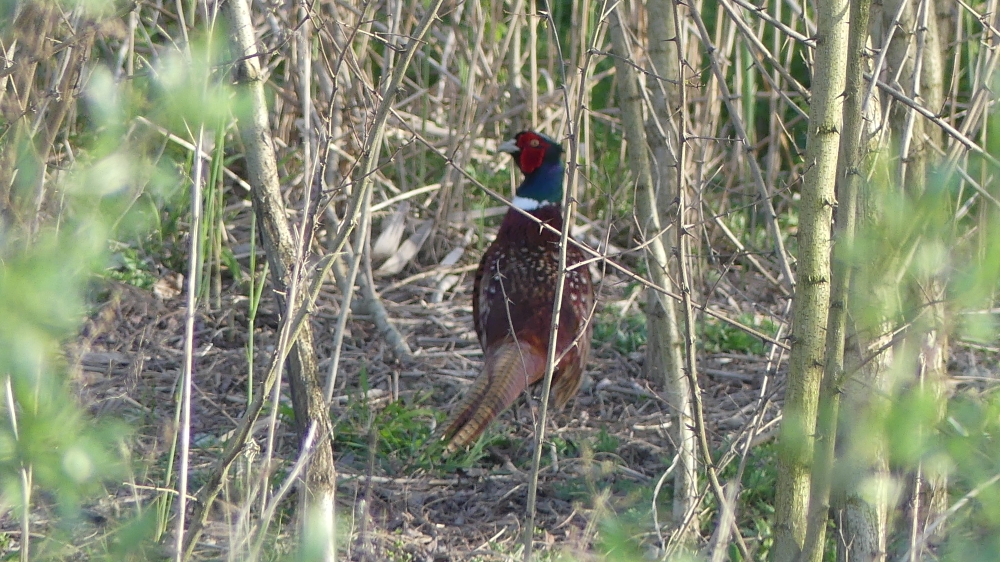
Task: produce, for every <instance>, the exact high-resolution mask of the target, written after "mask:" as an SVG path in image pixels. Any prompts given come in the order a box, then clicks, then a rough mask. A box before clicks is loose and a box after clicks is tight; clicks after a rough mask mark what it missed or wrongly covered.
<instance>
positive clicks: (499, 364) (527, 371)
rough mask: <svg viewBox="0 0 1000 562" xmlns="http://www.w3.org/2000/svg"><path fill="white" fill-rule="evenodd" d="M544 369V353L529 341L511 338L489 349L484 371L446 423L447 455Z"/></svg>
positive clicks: (480, 430) (465, 442) (479, 432)
mask: <svg viewBox="0 0 1000 562" xmlns="http://www.w3.org/2000/svg"><path fill="white" fill-rule="evenodd" d="M544 369H545V353H544V352H541V353H540V352H539V351H538V350H536V349H535V348H534V346H532V345H530V344H527V343H523V342H522V343H519V342H516V341H513V340H509V341H505V342H504V343H502V344H501V345H499V346H498V347H496V348H494V349H492V350H490V351H488V352H487V354H486V357H485V362H484V365H483V371H482V372H481V373H480V374H479V377H478V378H477V379H476V381H475V382H474V383H473V385H472V388H471V389H470V390H469V393H468V394H467V395H466V396H465V398H464V399H462V402H461V403H459V405H458V407H457V408H455V410H454V412H453V413H452V415H451V417H450V418H449V420H448V422H447V423H446V424H445V428H446V429H445V430H444V433H443V435H442V439H443V440H445V441H447V447H446V448H445V455H450V454H451V453H453V452H455V451H456V450H458V449H459V448H460V447H464V446H466V445H468V444H470V443H472V442H473V441H475V440H476V439H477V438H478V437H479V436H480V435H482V433H483V431H485V430H486V427H487V426H488V425H489V424H490V422H492V421H493V419H494V418H496V417H497V416H498V415H500V414H501V413H502V412H503V411H504V410H506V409H507V408H508V407H509V406H510V405H511V404H513V403H514V401H515V400H517V397H518V395H520V394H521V393H522V392H524V389H526V388H527V387H528V385H530V384H532V383H534V382H536V381H537V380H539V379H540V378H541V376H542V374H544V372H545V371H544Z"/></svg>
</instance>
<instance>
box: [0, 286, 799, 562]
mask: <svg viewBox="0 0 1000 562" xmlns="http://www.w3.org/2000/svg"><path fill="white" fill-rule="evenodd" d="M469 269H470V268H469V267H466V268H465V269H464V272H463V273H462V274H461V277H460V279H459V282H458V283H457V284H456V285H455V286H454V287H453V288H451V289H450V290H448V291H446V292H445V293H443V294H441V295H440V297H441V298H440V302H434V301H435V300H437V299H435V298H434V297H433V293H434V291H435V290H436V287H437V279H436V278H435V277H434V276H432V275H423V276H422V277H421V275H415V276H414V277H415V278H414V279H413V280H411V281H407V282H402V283H401V282H400V281H401V279H400V278H394V279H389V280H386V281H385V282H382V283H380V286H379V289H380V293H381V296H382V299H383V301H384V304H385V306H386V308H387V310H388V312H389V316H390V318H391V319H392V321H393V323H394V324H395V325H396V327H397V328H398V329H399V330H400V332H401V333H402V334H403V336H404V337H405V339H406V341H407V342H408V344H409V345H410V347H411V348H412V350H413V352H414V355H413V359H412V360H411V361H409V362H407V363H405V364H403V363H399V362H397V361H395V359H394V358H393V356H392V353H391V350H390V349H388V348H387V346H386V344H385V342H384V341H382V340H381V338H379V337H378V335H377V332H376V330H375V329H374V326H373V324H372V323H371V322H370V321H369V320H368V319H366V318H365V317H361V316H356V317H354V318H353V319H352V321H351V322H350V323H349V334H348V337H346V338H345V344H344V348H343V356H342V359H341V369H340V372H339V373H338V375H337V390H336V392H335V399H334V406H333V409H332V415H333V418H334V420H335V421H337V423H338V424H339V425H338V427H344V426H345V424H346V425H350V424H351V423H352V421H351V420H355V421H356V420H357V416H356V415H354V414H352V412H354V413H356V412H357V411H358V410H357V408H358V404H360V403H362V402H363V403H364V408H366V410H365V411H367V412H372V413H373V414H372V416H374V415H375V414H374V413H377V412H378V411H380V410H381V409H383V408H385V407H386V406H387V405H388V404H390V403H391V402H392V401H393V399H394V398H398V399H399V400H401V401H402V402H403V403H404V404H407V406H408V407H410V406H414V407H419V408H422V409H423V411H425V412H431V413H433V412H434V411H435V410H437V411H439V412H441V414H438V416H439V417H438V418H437V420H440V419H441V418H440V416H443V413H446V412H447V411H448V410H449V409H450V407H451V406H452V405H453V404H454V403H455V402H456V401H457V399H458V398H459V397H460V396H461V395H462V393H463V392H464V391H465V389H466V388H467V387H468V385H469V383H470V381H471V380H472V379H473V378H474V377H475V376H476V374H477V373H478V369H479V365H480V361H481V353H480V350H479V346H478V342H477V340H476V338H475V334H474V332H473V329H472V319H471V303H470V292H471V284H472V282H471V274H470V273H469V272H468V271H469ZM400 277H402V276H400ZM402 281H406V280H405V279H403V280H402ZM761 283H762V282H761V281H760V280H758V279H756V278H754V276H753V275H751V274H748V273H745V272H741V271H739V270H738V269H730V270H729V274H728V275H727V276H726V277H723V278H722V280H721V281H720V282H719V283H718V285H717V286H716V287H715V290H714V291H713V293H712V295H711V299H710V302H711V306H713V307H714V308H716V309H717V310H719V311H721V312H723V313H725V314H727V315H729V316H731V317H736V316H738V315H739V314H741V313H747V312H751V313H753V312H756V313H758V314H759V313H764V314H771V315H773V316H772V318H781V314H782V308H783V306H784V302H783V301H778V300H777V299H771V301H770V302H766V301H761V300H757V302H755V303H754V304H746V303H749V302H752V301H750V300H749V299H747V298H745V297H746V295H748V294H753V293H754V292H755V291H757V290H766V288H762V285H761ZM600 287H601V289H600V290H601V294H600V300H601V311H602V314H604V315H605V316H604V318H608V317H609V316H610V317H612V318H613V317H614V316H615V315H621V314H622V312H621V310H622V308H623V305H625V304H626V301H627V300H628V299H629V297H631V300H632V301H633V302H632V303H631V304H628V305H627V306H625V308H627V309H628V310H629V311H635V310H637V307H638V304H635V302H634V301H635V300H639V301H640V302H641V301H642V300H643V299H642V298H639V299H635V295H634V294H631V293H630V294H629V295H626V294H624V293H625V290H626V289H625V287H626V284H625V283H623V282H622V280H621V279H618V278H615V277H614V276H613V275H611V274H608V275H607V276H605V277H604V278H603V283H601V284H600ZM338 302H339V297H338V295H337V291H336V289H335V287H334V286H332V285H331V286H330V287H329V288H328V289H324V292H323V294H322V295H321V297H320V302H319V306H318V307H317V310H316V313H315V315H314V328H315V334H316V340H317V347H318V349H317V351H318V353H319V354H320V357H321V360H322V363H321V370H322V371H323V372H324V373H326V370H327V369H328V368H329V361H330V360H329V357H330V353H331V349H330V347H331V343H330V340H332V334H333V332H334V328H335V325H336V319H337V314H338ZM273 303H274V301H273V299H271V298H268V297H267V296H266V293H265V298H264V299H263V302H262V308H261V310H260V312H259V314H258V318H257V321H256V325H257V330H256V331H255V341H254V346H255V349H256V350H257V353H256V357H255V369H254V370H255V372H256V376H257V377H258V378H259V377H262V375H261V374H260V373H261V372H262V371H263V369H265V368H266V365H267V364H268V360H269V358H270V353H271V351H272V350H273V347H274V335H275V330H276V328H277V324H278V320H279V319H278V317H277V315H276V313H275V309H274V304H273ZM739 303H744V304H739ZM215 304H216V306H214V307H213V308H212V310H211V311H205V310H203V311H202V312H201V314H200V315H199V317H198V320H197V328H196V335H195V340H196V346H197V352H196V354H195V361H196V368H195V372H196V375H195V388H194V398H193V400H194V402H193V413H192V427H191V431H192V447H193V451H192V462H191V471H190V473H191V475H192V481H193V486H194V489H195V490H197V487H198V486H199V485H200V484H201V483H203V478H205V477H206V475H207V474H208V473H209V471H210V470H211V468H212V467H213V465H214V463H215V461H216V460H217V458H218V456H219V455H220V454H221V451H222V447H223V445H224V443H225V440H226V439H227V438H228V436H229V435H230V434H231V432H232V431H233V429H234V428H235V427H236V425H237V420H238V418H239V417H240V416H241V415H242V413H243V411H244V409H245V406H246V402H247V384H248V377H247V352H246V348H247V331H248V330H247V324H248V321H247V310H248V302H247V299H246V298H245V297H232V296H223V297H222V301H221V302H218V303H215ZM183 307H184V301H183V297H181V296H177V297H173V298H169V299H166V300H164V299H161V298H158V297H157V296H155V295H154V294H153V293H152V292H150V291H145V290H141V289H137V288H135V287H132V286H127V285H115V286H113V288H112V290H111V291H110V293H109V296H108V298H107V302H106V303H105V304H104V305H103V306H102V307H101V308H100V309H99V311H98V312H97V313H96V314H95V315H94V316H93V317H92V318H91V319H90V320H89V321H88V322H87V325H86V327H85V329H84V330H83V331H82V333H81V337H80V338H79V340H78V341H77V342H76V344H75V345H74V346H72V350H71V352H70V356H71V357H70V359H71V362H72V363H73V365H74V372H75V383H76V388H78V389H79V396H80V400H81V401H82V402H83V404H84V405H85V406H86V407H87V408H88V409H89V411H90V412H92V413H93V414H94V415H96V416H112V417H115V418H117V419H121V420H123V421H125V422H126V423H127V425H128V426H129V427H131V428H133V431H134V434H133V435H131V436H130V438H129V442H130V443H131V445H132V451H131V455H132V459H133V461H134V468H135V471H136V472H135V473H134V475H133V478H134V480H133V481H132V482H125V483H122V485H121V486H120V487H119V488H117V489H111V490H110V491H109V496H108V498H106V501H103V502H101V503H100V504H99V505H97V506H93V508H92V510H93V511H94V512H95V513H97V514H99V515H98V519H100V520H103V519H104V518H107V519H113V518H114V517H116V515H120V514H122V513H128V512H129V510H130V509H134V507H135V506H138V505H144V506H149V505H151V503H152V501H153V500H154V498H156V497H157V495H158V494H159V493H160V492H159V490H160V489H161V488H162V487H164V486H165V484H164V482H165V480H164V478H165V470H166V468H165V467H166V466H167V465H168V460H169V458H170V455H171V443H172V439H173V432H174V428H175V427H176V424H175V417H176V411H175V404H176V399H175V394H176V392H177V384H178V381H179V378H180V373H181V370H182V358H183V333H184V329H183ZM643 355H644V354H643V350H642V349H639V350H638V351H634V352H631V353H622V352H621V351H620V350H619V349H616V347H615V346H614V345H612V344H611V343H609V342H595V348H594V352H593V353H592V355H591V361H590V364H589V366H588V369H587V376H588V381H587V382H586V383H585V384H584V388H583V390H582V391H581V392H580V394H579V395H578V396H577V398H576V399H575V400H573V401H572V402H571V403H570V406H569V407H568V408H567V409H566V410H565V411H562V412H555V413H554V415H553V416H552V419H551V421H550V423H549V426H548V427H549V428H550V430H549V440H550V441H551V442H552V443H553V445H552V446H551V447H550V450H549V451H546V452H545V454H544V455H543V459H544V462H543V465H544V466H545V468H544V469H543V471H542V473H541V477H540V482H539V495H538V510H537V513H538V515H537V519H536V528H537V529H538V531H537V532H536V534H535V536H536V539H537V540H538V541H539V542H538V548H539V549H541V550H542V551H549V552H553V553H566V552H568V553H573V554H574V556H577V557H583V559H586V558H587V557H588V556H590V553H594V552H595V548H596V549H597V550H600V549H608V548H612V547H611V546H609V544H610V543H609V540H610V539H609V538H608V536H610V535H613V534H614V533H612V532H611V531H609V529H611V528H613V525H612V522H615V521H617V522H619V523H621V522H625V523H623V524H622V527H621V528H622V529H624V530H623V531H622V533H623V534H624V535H626V536H627V537H628V538H629V539H630V540H632V541H634V543H635V544H638V545H642V546H641V548H646V549H655V548H658V547H660V546H662V544H663V543H662V542H661V541H664V540H666V537H663V536H658V530H657V528H656V526H655V525H654V520H653V519H652V517H651V515H652V512H651V508H650V505H651V502H650V498H652V497H653V491H654V490H656V489H657V485H658V483H659V484H662V488H661V491H660V493H659V494H658V495H657V499H656V505H657V506H658V513H657V517H658V519H657V521H658V523H659V526H660V528H666V527H667V526H668V525H669V524H670V521H669V518H670V501H669V496H670V485H671V482H672V480H671V479H664V481H663V482H661V477H662V476H663V475H664V473H665V471H666V470H667V468H668V466H669V465H670V463H671V460H672V459H673V456H674V447H673V445H672V444H671V442H670V439H669V438H668V432H667V430H666V429H667V428H666V426H665V424H666V423H667V422H666V420H667V419H668V418H667V405H666V403H665V401H664V400H663V398H662V397H661V391H662V390H661V386H660V385H659V384H658V383H657V382H655V381H652V380H650V379H649V378H647V377H646V375H645V372H644V371H645V369H644V366H643V358H644V357H643ZM783 369H784V356H781V355H776V356H775V360H774V361H768V358H767V357H766V356H764V355H761V356H757V355H747V354H744V353H733V352H718V353H704V354H703V356H702V357H700V358H699V370H700V373H699V381H700V384H701V387H702V392H703V397H704V398H703V399H704V406H705V416H706V425H707V429H708V432H709V438H710V440H711V442H712V444H713V446H714V447H715V448H716V450H717V451H718V454H719V455H720V456H722V455H725V459H731V458H732V457H733V455H732V452H733V449H734V446H735V445H739V446H740V447H742V445H740V444H741V443H743V442H744V439H742V437H744V436H745V435H746V434H747V432H749V431H751V430H753V431H754V435H755V436H756V437H755V438H754V440H753V442H754V444H757V443H761V442H764V441H767V440H768V439H769V438H770V437H771V436H773V434H774V429H775V426H776V417H777V415H778V408H779V402H780V395H781V392H782V389H783V377H782V372H783ZM362 375H363V376H362ZM258 383H259V380H257V381H254V384H258ZM362 387H364V388H367V389H368V393H367V395H366V396H367V399H364V400H363V399H362V398H361V396H362V390H363V388H362ZM282 391H283V394H282V399H281V401H282V404H283V405H285V406H283V407H282V408H281V411H282V416H279V417H278V419H279V424H278V430H277V433H276V441H275V446H274V451H275V453H274V455H275V457H276V458H277V459H278V466H279V468H278V469H277V471H276V473H275V474H276V477H275V480H274V481H275V482H278V481H280V478H278V476H281V475H283V474H285V473H286V472H287V470H288V468H289V466H290V465H291V464H292V462H293V461H294V460H295V458H296V455H297V441H298V440H297V438H296V436H295V435H294V433H293V431H292V424H291V423H288V422H287V419H286V418H285V414H286V413H287V411H290V405H289V404H290V401H289V400H288V398H287V388H283V389H282ZM532 402H534V401H532ZM352 408H354V409H353V410H352ZM535 412H536V409H533V407H532V405H531V404H529V402H528V401H527V400H519V401H518V402H517V403H516V404H515V406H514V407H513V408H511V410H509V411H508V412H506V413H505V414H503V416H502V417H501V418H500V419H499V420H498V421H497V422H496V423H495V424H494V426H493V428H492V429H491V430H490V432H489V433H488V434H487V437H488V439H487V445H486V446H485V450H484V451H483V452H482V455H481V456H479V457H478V458H476V459H475V461H474V462H473V463H472V464H471V465H469V466H466V467H462V468H455V469H452V470H445V469H443V468H440V467H439V468H437V469H435V468H430V469H429V468H428V466H427V463H426V462H423V463H420V462H416V461H414V460H413V459H408V458H402V457H401V460H398V462H393V461H392V460H391V459H390V460H389V461H388V462H379V460H377V459H375V458H374V456H375V455H374V454H372V455H371V456H370V457H369V458H364V456H363V455H360V454H359V453H358V449H357V448H352V447H347V446H342V447H338V444H337V443H335V445H334V447H335V450H336V451H337V455H338V460H337V462H338V478H339V480H338V482H339V488H338V495H339V504H340V511H339V515H338V517H339V518H340V528H341V530H342V531H343V533H342V534H343V536H344V541H345V543H344V544H343V545H342V547H343V548H345V549H346V550H347V551H348V552H349V557H350V558H351V559H373V560H378V559H398V560H473V559H475V560H507V559H510V558H511V557H512V556H516V555H517V553H518V552H519V548H520V544H521V541H522V536H523V527H522V526H523V524H524V521H525V503H526V496H527V483H528V471H529V469H530V461H531V455H532V452H531V443H532V436H533V429H532V428H533V426H532V419H533V417H532V416H533V414H534V413H535ZM266 418H267V416H266V415H265V416H262V420H261V421H260V422H259V423H258V425H257V427H256V431H255V432H254V435H253V438H254V442H255V443H256V444H257V447H259V448H260V449H261V450H264V449H265V448H266V446H267V444H266V438H267V433H268V431H267V419H266ZM373 419H375V418H373ZM282 420H284V421H282ZM434 420H435V417H434V416H433V415H424V416H423V417H419V416H418V417H417V418H416V422H414V423H418V424H419V423H424V422H426V425H427V426H428V427H427V430H426V431H425V432H424V434H423V435H424V436H426V435H428V434H429V432H430V430H431V426H432V425H433V423H434ZM418 433H419V432H418ZM339 434H340V432H339V430H338V435H339ZM371 434H372V435H375V434H376V433H375V432H372V433H371ZM490 436H492V438H490ZM602 444H603V445H602ZM727 452H728V453H730V454H726V453H727ZM739 452H740V451H737V453H739ZM409 454H410V455H411V456H413V455H414V454H415V455H419V452H418V453H409ZM260 458H262V456H261V455H258V456H257V457H256V459H253V458H250V459H248V460H246V462H242V464H241V467H243V468H244V469H245V468H246V467H247V466H248V463H254V462H257V463H259V462H260ZM383 460H384V459H383ZM241 478H242V476H241V474H240V473H238V474H236V475H235V478H234V484H233V485H231V486H230V487H229V489H228V493H229V494H230V496H228V497H226V498H224V499H223V501H222V502H221V505H220V507H219V508H217V509H216V510H215V512H214V513H213V515H212V519H211V521H210V524H209V526H208V527H207V529H206V534H205V536H204V537H203V539H202V541H201V544H200V546H199V558H202V557H203V558H218V557H219V556H224V554H225V553H226V552H227V551H228V550H229V549H230V546H229V545H230V544H231V542H232V541H233V540H234V536H236V535H237V534H238V531H236V530H234V527H235V526H236V523H234V520H235V519H236V516H237V514H238V512H239V509H240V504H241V494H243V492H241V489H246V486H244V487H242V488H241V486H239V483H240V479H241ZM289 498H290V499H286V500H285V502H284V504H283V505H284V509H283V510H280V511H279V515H280V521H277V522H275V524H273V525H272V531H275V532H277V533H279V535H281V536H285V537H287V536H288V535H289V533H290V529H291V525H290V524H289V523H290V520H291V518H292V516H293V513H294V509H293V507H292V506H293V505H294V494H290V496H289ZM10 524H12V522H11V521H7V522H6V524H4V525H3V526H4V527H8V526H9V525H10ZM609 525H612V527H609ZM602 529H603V530H602ZM347 537H349V539H347ZM746 540H747V544H748V547H750V548H751V549H752V548H753V547H754V537H752V536H748V537H746ZM286 542H289V543H290V542H291V541H286ZM279 543H280V541H279ZM278 550H279V551H280V550H281V548H278Z"/></svg>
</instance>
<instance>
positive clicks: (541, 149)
mask: <svg viewBox="0 0 1000 562" xmlns="http://www.w3.org/2000/svg"><path fill="white" fill-rule="evenodd" d="M517 147H518V148H520V149H521V161H520V162H519V163H518V164H519V167H520V168H521V171H522V172H524V173H525V174H530V173H532V172H534V171H535V170H537V169H538V167H539V166H541V165H542V160H544V159H545V151H546V150H548V147H549V145H548V143H546V142H545V141H544V140H542V139H540V138H539V137H538V135H535V134H532V133H522V134H521V135H520V136H518V138H517Z"/></svg>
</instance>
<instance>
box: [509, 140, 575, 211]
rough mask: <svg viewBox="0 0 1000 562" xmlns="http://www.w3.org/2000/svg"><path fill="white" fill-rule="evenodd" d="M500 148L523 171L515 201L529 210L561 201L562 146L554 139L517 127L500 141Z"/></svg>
mask: <svg viewBox="0 0 1000 562" xmlns="http://www.w3.org/2000/svg"><path fill="white" fill-rule="evenodd" d="M500 151H501V152H508V153H510V155H511V156H513V157H514V162H516V163H517V167H518V168H520V169H521V172H523V173H524V182H522V183H521V185H520V186H519V187H518V188H517V194H516V195H517V196H516V197H515V198H514V204H515V205H517V206H518V207H521V208H522V209H524V210H527V211H530V210H532V209H535V208H538V207H540V206H544V205H551V204H559V203H561V202H562V193H563V191H562V190H563V185H562V184H563V165H562V162H561V160H560V159H561V158H562V146H560V145H559V143H558V142H556V141H554V140H552V139H551V138H549V137H547V136H545V135H543V134H541V133H536V132H535V131H521V132H520V133H518V134H517V135H515V136H514V138H513V139H511V140H509V141H507V142H505V143H503V144H502V145H500Z"/></svg>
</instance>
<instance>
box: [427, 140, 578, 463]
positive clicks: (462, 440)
mask: <svg viewBox="0 0 1000 562" xmlns="http://www.w3.org/2000/svg"><path fill="white" fill-rule="evenodd" d="M505 147H506V148H507V149H508V150H509V151H510V152H512V153H513V156H514V159H515V162H516V163H517V164H518V166H519V167H520V168H521V171H522V172H524V173H525V180H524V182H523V183H522V184H521V186H520V187H519V188H518V190H517V197H515V200H514V204H515V205H517V206H520V207H521V208H522V209H525V210H527V211H528V212H529V213H530V214H531V215H532V216H533V217H535V218H537V219H538V221H540V222H541V223H543V224H547V225H549V226H551V227H552V228H554V229H555V230H556V231H561V230H562V228H563V219H562V211H561V204H560V202H561V199H562V180H563V167H562V164H561V162H560V161H559V156H560V155H561V152H562V150H561V148H560V147H559V145H558V144H557V143H555V142H554V141H552V140H551V139H549V138H547V137H544V136H542V135H539V134H537V133H533V132H523V133H519V134H518V135H517V138H516V140H515V141H513V144H510V143H509V144H508V145H505ZM559 241H560V235H559V234H558V233H557V232H552V231H551V230H549V229H547V228H544V227H542V226H541V225H540V224H539V223H538V222H536V221H534V220H532V219H530V218H528V217H526V216H524V215H523V214H521V213H520V212H519V211H518V210H517V209H510V210H509V211H508V212H507V215H506V216H505V217H504V220H503V223H502V224H501V225H500V230H499V231H498V232H497V237H496V239H495V240H494V241H493V243H492V244H490V246H489V247H488V248H487V250H486V252H485V253H484V254H483V257H482V260H481V261H480V262H479V269H478V270H477V271H476V278H475V284H474V286H473V297H472V315H473V323H474V325H475V328H476V334H477V335H478V336H479V343H480V345H481V346H482V348H483V361H484V364H483V370H482V372H481V373H480V375H479V377H478V378H477V379H476V381H475V383H473V385H472V388H471V389H470V391H469V393H468V394H467V395H466V396H465V398H464V399H463V400H462V402H461V403H460V404H459V406H458V407H457V408H456V409H455V411H454V413H453V414H452V417H451V418H450V419H449V422H448V423H447V424H446V426H445V427H446V429H445V431H444V438H445V439H446V440H447V441H448V445H447V451H448V452H452V451H454V450H456V449H457V448H459V447H462V446H464V445H467V444H469V443H471V442H473V441H474V440H475V439H476V438H478V437H479V435H481V434H482V432H483V431H484V430H485V429H486V427H487V426H488V425H489V423H490V422H491V421H492V420H493V419H494V418H495V417H496V416H498V415H499V414H500V413H501V412H503V411H504V410H505V409H507V407H508V406H510V405H511V404H512V403H513V402H514V401H515V400H516V399H517V397H518V395H520V394H521V393H522V392H524V391H525V389H527V388H528V386H530V385H532V384H534V383H536V382H539V381H541V380H542V378H543V376H544V375H545V356H546V353H547V352H548V346H549V340H550V326H551V322H552V305H553V303H554V301H555V291H556V283H557V282H558V278H559ZM583 261H584V256H583V253H582V252H581V251H580V249H579V248H577V247H576V246H574V245H572V244H571V245H570V246H569V247H568V248H567V249H566V266H567V272H566V279H565V285H564V288H563V299H562V307H561V311H560V314H559V332H558V336H557V340H558V345H557V348H556V357H557V359H559V358H561V359H559V362H558V363H557V364H556V370H555V372H554V373H553V379H552V389H553V395H554V397H555V405H556V406H557V407H559V408H562V407H563V406H565V405H566V403H567V402H568V401H569V399H570V398H572V397H573V396H574V395H575V394H576V393H577V391H578V390H579V389H580V383H581V382H582V375H583V369H584V367H585V366H586V363H587V357H588V356H589V355H590V335H591V326H590V323H589V319H590V314H591V311H592V308H593V303H594V291H593V286H592V285H591V281H590V272H589V270H588V269H587V266H586V265H580V264H581V263H582V262H583ZM577 265H579V267H574V266H577Z"/></svg>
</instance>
